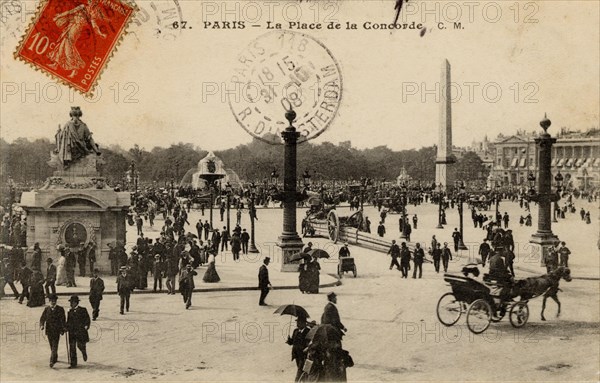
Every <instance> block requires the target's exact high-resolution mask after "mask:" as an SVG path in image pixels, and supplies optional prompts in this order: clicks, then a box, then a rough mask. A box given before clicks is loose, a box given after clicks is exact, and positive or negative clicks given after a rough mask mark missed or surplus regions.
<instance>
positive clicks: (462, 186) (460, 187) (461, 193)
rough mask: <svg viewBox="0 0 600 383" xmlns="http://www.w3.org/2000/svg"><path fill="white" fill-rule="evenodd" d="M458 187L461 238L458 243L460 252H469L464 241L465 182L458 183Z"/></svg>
mask: <svg viewBox="0 0 600 383" xmlns="http://www.w3.org/2000/svg"><path fill="white" fill-rule="evenodd" d="M456 187H457V190H458V216H459V225H460V226H459V227H460V237H459V242H458V248H459V249H460V250H469V248H468V247H467V246H465V243H464V241H463V235H464V234H463V233H464V231H463V229H464V226H463V203H464V201H465V197H466V192H465V183H464V182H463V181H456Z"/></svg>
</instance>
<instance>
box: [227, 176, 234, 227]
mask: <svg viewBox="0 0 600 383" xmlns="http://www.w3.org/2000/svg"><path fill="white" fill-rule="evenodd" d="M232 190H233V188H232V187H231V184H230V183H229V181H227V183H226V184H225V193H226V201H227V232H228V233H230V232H231V231H230V230H231V227H230V225H231V217H230V205H231V201H230V198H231V192H232Z"/></svg>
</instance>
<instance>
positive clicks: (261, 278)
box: [258, 257, 272, 306]
mask: <svg viewBox="0 0 600 383" xmlns="http://www.w3.org/2000/svg"><path fill="white" fill-rule="evenodd" d="M270 262H271V258H269V257H265V259H264V261H263V265H262V266H260V269H258V288H259V289H260V299H259V300H258V304H259V305H260V306H267V304H266V303H265V298H266V297H267V294H269V288H270V287H272V286H271V281H270V280H269V269H268V268H267V266H269V263H270Z"/></svg>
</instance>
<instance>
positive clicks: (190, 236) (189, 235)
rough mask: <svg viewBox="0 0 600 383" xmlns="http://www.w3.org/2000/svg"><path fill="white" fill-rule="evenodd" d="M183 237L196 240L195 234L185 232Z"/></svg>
mask: <svg viewBox="0 0 600 383" xmlns="http://www.w3.org/2000/svg"><path fill="white" fill-rule="evenodd" d="M185 236H186V237H188V238H195V239H197V238H198V236H197V235H196V234H194V233H190V232H189V231H188V232H187V234H186V235H185Z"/></svg>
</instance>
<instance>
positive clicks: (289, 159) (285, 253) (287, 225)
mask: <svg viewBox="0 0 600 383" xmlns="http://www.w3.org/2000/svg"><path fill="white" fill-rule="evenodd" d="M285 118H286V119H287V120H288V121H289V123H290V126H288V127H287V128H286V129H285V130H284V131H283V133H281V136H282V137H283V140H284V141H285V146H284V159H283V232H282V233H281V235H280V236H279V238H278V240H277V246H279V247H281V251H282V262H281V271H297V270H298V265H297V264H295V263H291V261H290V260H289V258H290V256H291V255H292V254H294V253H297V252H299V251H301V250H302V246H303V245H304V244H303V243H302V239H301V238H300V236H299V235H298V232H297V231H296V145H297V143H298V137H300V133H298V132H297V131H296V128H295V127H294V126H293V125H292V122H293V121H294V119H295V118H296V112H294V111H293V110H290V111H288V112H286V113H285Z"/></svg>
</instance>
